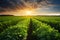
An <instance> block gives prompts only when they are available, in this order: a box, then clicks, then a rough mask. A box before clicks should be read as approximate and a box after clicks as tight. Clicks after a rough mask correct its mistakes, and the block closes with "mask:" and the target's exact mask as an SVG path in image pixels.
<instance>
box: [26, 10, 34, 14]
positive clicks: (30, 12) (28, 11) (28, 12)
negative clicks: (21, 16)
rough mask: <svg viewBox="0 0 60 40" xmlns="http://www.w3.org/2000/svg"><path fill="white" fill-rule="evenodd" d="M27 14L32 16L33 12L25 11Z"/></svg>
mask: <svg viewBox="0 0 60 40" xmlns="http://www.w3.org/2000/svg"><path fill="white" fill-rule="evenodd" d="M25 13H26V15H32V13H33V12H32V11H30V10H27V11H25Z"/></svg>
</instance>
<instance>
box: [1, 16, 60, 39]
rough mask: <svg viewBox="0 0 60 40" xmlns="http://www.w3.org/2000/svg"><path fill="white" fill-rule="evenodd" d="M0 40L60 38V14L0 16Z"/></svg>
mask: <svg viewBox="0 0 60 40" xmlns="http://www.w3.org/2000/svg"><path fill="white" fill-rule="evenodd" d="M0 40H60V16H0Z"/></svg>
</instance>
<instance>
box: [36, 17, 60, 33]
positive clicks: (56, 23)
mask: <svg viewBox="0 0 60 40" xmlns="http://www.w3.org/2000/svg"><path fill="white" fill-rule="evenodd" d="M35 19H37V20H38V21H41V22H43V23H45V24H48V25H50V26H51V27H52V28H55V29H56V30H58V31H59V32H60V17H58V16H57V17H51V16H49V17H35Z"/></svg>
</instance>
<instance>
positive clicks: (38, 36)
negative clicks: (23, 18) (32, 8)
mask: <svg viewBox="0 0 60 40" xmlns="http://www.w3.org/2000/svg"><path fill="white" fill-rule="evenodd" d="M32 22H33V27H34V29H33V33H32V40H59V39H60V36H59V35H60V33H58V31H57V30H55V29H54V28H51V27H50V26H49V25H47V24H45V23H42V22H40V21H37V20H35V19H32ZM58 37H59V38H58Z"/></svg>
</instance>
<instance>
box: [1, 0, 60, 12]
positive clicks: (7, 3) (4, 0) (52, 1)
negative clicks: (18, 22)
mask: <svg viewBox="0 0 60 40" xmlns="http://www.w3.org/2000/svg"><path fill="white" fill-rule="evenodd" d="M59 4H60V0H0V12H5V11H14V10H18V9H23V8H25V7H32V8H45V7H48V8H50V10H54V11H56V12H57V11H59V10H60V6H59Z"/></svg>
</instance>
